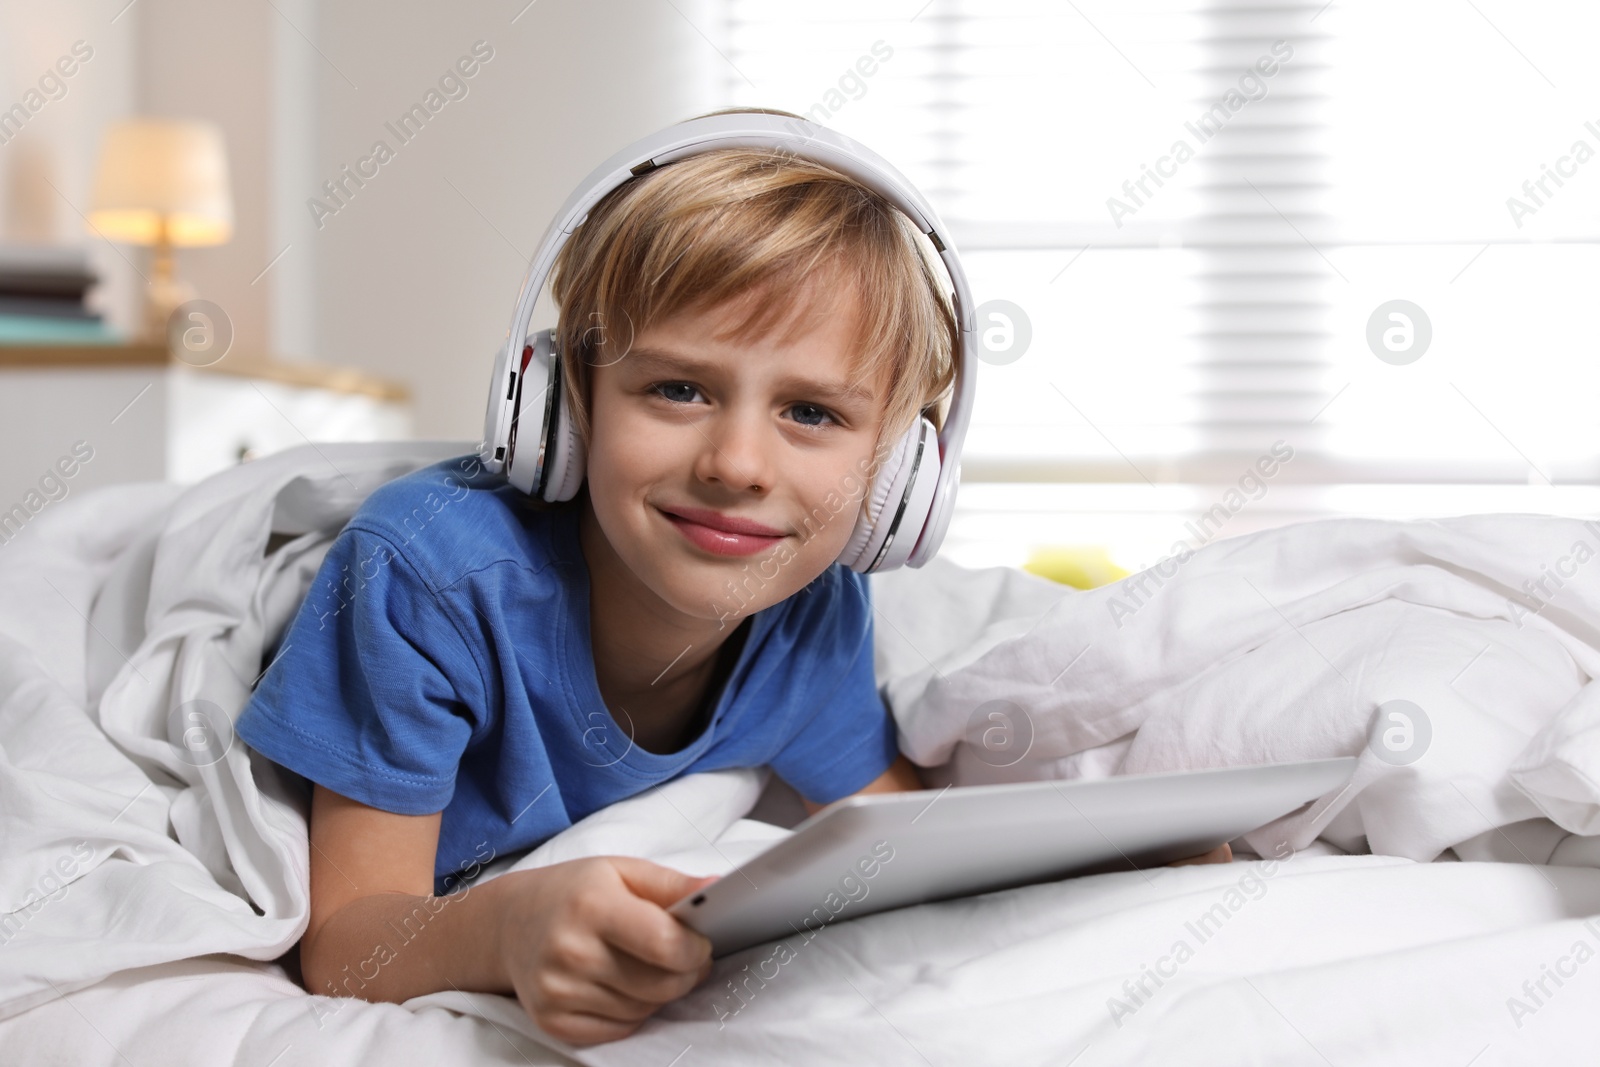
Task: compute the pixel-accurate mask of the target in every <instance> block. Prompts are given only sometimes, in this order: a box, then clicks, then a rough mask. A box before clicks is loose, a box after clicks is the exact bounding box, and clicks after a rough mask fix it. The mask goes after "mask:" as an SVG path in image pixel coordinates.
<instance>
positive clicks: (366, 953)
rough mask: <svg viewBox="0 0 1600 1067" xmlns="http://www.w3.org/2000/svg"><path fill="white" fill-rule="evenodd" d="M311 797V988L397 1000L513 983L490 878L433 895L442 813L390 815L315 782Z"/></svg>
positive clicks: (305, 942) (305, 948) (303, 948)
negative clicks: (503, 961)
mask: <svg viewBox="0 0 1600 1067" xmlns="http://www.w3.org/2000/svg"><path fill="white" fill-rule="evenodd" d="M311 803H312V809H311V917H310V921H309V923H308V925H307V927H306V933H305V937H304V938H303V939H302V940H301V942H300V967H301V971H302V973H303V976H304V978H305V982H306V988H307V990H309V991H310V992H312V993H315V994H320V995H322V996H342V997H361V998H362V999H365V1000H374V1001H393V1002H396V1003H398V1002H401V1001H404V1000H408V999H410V998H411V997H414V996H421V995H423V994H424V993H430V992H434V991H436V990H442V989H448V988H450V987H451V986H454V987H456V988H458V989H470V990H475V991H480V992H508V991H509V990H510V983H509V982H508V981H507V979H506V976H505V974H504V969H503V968H502V967H500V966H499V960H500V954H499V952H498V951H496V945H495V936H494V930H493V923H494V921H495V918H496V916H495V915H494V914H493V911H494V909H493V908H491V907H489V906H488V905H489V904H490V901H489V900H488V898H489V897H490V896H491V895H492V894H489V893H487V892H485V890H487V889H489V888H490V887H491V886H493V885H494V883H493V882H492V881H491V882H489V883H487V884H485V885H483V886H481V887H479V888H474V889H469V890H466V891H464V892H462V893H458V894H454V895H451V896H448V897H434V896H433V865H434V857H435V854H436V852H437V849H438V844H439V822H440V813H438V812H435V813H434V814H432V815H396V814H394V813H393V812H387V811H382V810H380V809H378V808H373V807H369V806H367V805H365V804H362V803H360V802H358V801H355V800H351V799H350V798H349V797H345V796H342V795H341V794H338V793H335V792H333V791H331V790H329V789H326V788H324V787H323V786H321V785H318V786H316V788H315V792H314V793H313V795H312V802H311ZM395 931H399V932H400V933H401V934H403V935H404V936H405V937H407V938H409V939H410V940H402V938H401V936H398V935H397V934H396V933H395ZM423 934H425V935H427V936H420V935H423ZM375 942H381V945H382V947H381V948H380V945H379V944H377V943H375Z"/></svg>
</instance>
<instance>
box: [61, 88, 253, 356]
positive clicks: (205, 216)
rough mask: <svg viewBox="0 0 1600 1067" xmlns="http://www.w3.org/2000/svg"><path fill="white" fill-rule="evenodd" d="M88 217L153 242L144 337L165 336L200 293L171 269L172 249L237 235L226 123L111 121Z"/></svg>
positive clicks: (113, 233)
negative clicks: (181, 307) (173, 317)
mask: <svg viewBox="0 0 1600 1067" xmlns="http://www.w3.org/2000/svg"><path fill="white" fill-rule="evenodd" d="M89 222H90V224H91V225H92V226H93V227H94V229H96V230H97V231H98V232H99V233H100V234H101V235H103V236H104V237H106V238H107V239H109V240H112V241H125V242H128V243H130V244H140V245H153V246H154V248H155V254H154V257H153V260H152V264H151V267H152V269H151V276H150V279H149V282H150V284H149V287H148V289H147V295H146V300H145V307H144V311H143V315H142V323H141V328H140V334H139V336H140V339H141V340H145V341H149V342H156V343H164V342H165V339H166V325H167V318H168V316H170V315H171V314H172V312H173V310H174V309H175V308H177V307H178V305H180V304H182V303H183V302H184V301H186V300H192V299H194V297H195V292H194V288H193V287H192V286H190V285H188V284H186V283H182V282H179V281H178V280H177V278H176V277H174V274H173V265H172V250H173V249H174V248H192V247H196V246H200V245H218V244H222V243H224V242H225V241H227V240H228V238H229V237H231V236H232V235H233V197H232V195H231V193H230V192H229V189H228V155H227V149H226V147H225V146H224V145H223V141H222V130H221V129H220V128H219V127H218V126H217V125H216V124H215V123H211V122H198V121H187V120H178V119H157V118H134V119H125V120H122V121H120V122H116V123H113V124H112V125H111V126H110V127H109V128H108V129H107V130H106V135H105V141H104V142H103V143H102V145H101V150H100V166H99V169H98V171H97V172H96V177H95V188H94V201H93V204H92V206H91V207H90V211H89Z"/></svg>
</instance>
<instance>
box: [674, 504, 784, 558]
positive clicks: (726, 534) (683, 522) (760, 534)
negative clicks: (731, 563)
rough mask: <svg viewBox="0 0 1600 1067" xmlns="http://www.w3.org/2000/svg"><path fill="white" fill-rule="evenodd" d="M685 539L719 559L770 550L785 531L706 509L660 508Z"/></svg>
mask: <svg viewBox="0 0 1600 1067" xmlns="http://www.w3.org/2000/svg"><path fill="white" fill-rule="evenodd" d="M657 510H658V511H660V512H661V513H662V514H663V515H665V516H666V517H667V520H668V521H669V522H671V523H672V525H674V526H676V527H677V528H678V530H679V532H680V533H682V534H683V535H684V537H686V538H688V539H689V540H690V541H692V542H693V543H694V544H696V545H698V546H699V547H700V548H703V549H705V550H706V551H707V552H712V553H715V554H716V555H719V556H748V555H750V554H751V553H754V552H760V551H761V550H762V549H764V548H768V547H770V546H771V545H773V544H774V543H776V542H777V541H779V540H781V539H782V538H783V537H784V536H785V535H784V533H783V531H782V530H775V529H773V528H772V527H771V526H764V525H762V524H761V523H759V522H755V521H753V520H751V519H741V518H737V517H735V516H732V515H724V514H722V513H721V512H719V511H708V510H706V509H704V508H677V509H674V510H672V511H668V510H667V509H665V508H658V509H657Z"/></svg>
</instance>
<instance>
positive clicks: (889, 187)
mask: <svg viewBox="0 0 1600 1067" xmlns="http://www.w3.org/2000/svg"><path fill="white" fill-rule="evenodd" d="M730 147H739V148H769V149H776V150H779V151H783V152H787V153H788V154H790V155H793V156H797V157H799V158H801V159H808V160H811V161H812V162H814V163H818V164H821V165H822V166H825V167H829V168H831V169H833V170H836V171H839V172H840V173H843V174H846V175H848V176H850V177H852V178H854V179H856V180H857V181H859V182H861V183H862V184H863V185H865V186H867V187H868V188H869V189H872V190H873V191H874V192H876V193H878V194H879V195H881V196H882V197H883V198H884V199H886V200H888V201H889V202H890V203H891V204H893V205H894V206H895V207H897V208H899V209H900V210H901V211H903V212H905V213H906V215H907V216H909V217H910V219H911V221H912V222H914V223H916V226H917V229H919V230H921V231H922V232H923V233H925V234H927V235H928V237H929V239H931V240H932V241H933V246H934V248H935V249H937V250H938V252H939V256H940V259H941V260H942V261H943V263H944V265H945V270H946V271H947V272H948V273H949V275H950V281H951V285H952V289H953V292H952V297H951V302H952V304H953V305H954V308H955V313H956V322H957V324H958V326H959V327H960V335H961V344H960V350H959V351H958V352H956V353H955V357H956V359H955V372H956V381H955V391H954V396H953V397H952V398H951V402H950V409H949V414H948V415H947V417H946V418H945V423H944V430H943V431H942V432H941V433H939V434H938V435H937V437H936V436H935V433H934V428H933V423H932V421H930V420H929V419H928V417H927V413H926V410H924V413H923V414H922V415H921V416H920V417H919V418H918V419H917V425H915V426H913V427H912V428H911V429H909V430H907V431H906V433H905V434H904V435H903V436H902V437H901V439H900V440H899V442H898V443H897V444H896V446H895V447H894V449H893V450H892V451H891V452H890V454H889V456H888V458H887V460H886V461H885V462H884V464H883V466H882V467H881V468H880V469H879V470H878V472H877V474H876V476H875V477H874V478H873V479H872V492H871V497H870V499H869V500H867V501H865V502H864V505H866V506H863V507H862V509H861V513H860V515H859V516H858V517H857V520H856V526H855V529H854V530H853V531H852V533H851V535H850V540H849V541H848V542H847V543H846V545H845V547H844V551H843V552H841V553H840V554H839V558H838V562H840V563H843V564H844V565H845V566H847V567H849V568H851V569H852V570H854V571H857V572H859V573H862V574H868V573H872V572H874V571H889V570H894V569H895V568H897V567H900V566H901V565H903V564H904V565H909V566H912V567H920V566H922V565H923V564H924V563H926V562H928V560H930V559H932V558H933V557H934V555H935V554H936V553H937V552H938V551H939V545H940V543H941V542H942V541H943V540H944V533H945V529H946V528H947V527H948V526H949V525H950V514H951V512H952V511H953V510H954V508H955V496H956V488H957V486H958V484H959V482H960V478H961V445H962V441H963V440H964V439H965V438H966V435H967V423H968V422H969V421H970V419H971V416H972V394H973V389H974V385H975V383H976V378H977V373H976V372H977V368H976V364H975V352H976V349H975V340H974V334H973V323H974V314H973V308H972V294H971V291H970V290H969V289H968V287H967V277H966V274H965V273H964V272H963V271H962V269H961V263H960V260H959V259H958V258H957V256H956V250H955V245H954V244H953V243H952V242H951V240H950V235H949V233H948V232H947V231H946V230H945V228H944V224H943V223H941V222H940V221H939V218H938V216H937V215H936V214H934V211H933V209H932V208H931V207H930V206H928V203H927V202H926V201H925V200H924V199H923V198H922V195H921V194H920V193H918V192H917V190H916V189H915V188H914V187H913V186H912V185H911V183H910V182H908V181H907V180H906V179H905V177H904V176H902V175H901V174H900V172H899V171H897V170H895V169H894V168H893V167H892V166H890V165H889V164H888V162H887V161H885V160H884V159H882V158H881V157H880V156H878V155H877V153H875V152H873V151H871V150H870V149H868V148H866V147H865V146H863V145H861V144H858V143H857V142H855V141H852V140H851V139H849V138H848V137H844V136H842V135H840V134H837V133H834V132H833V131H832V130H829V129H827V128H826V127H823V126H818V125H816V124H815V123H812V122H807V121H805V120H804V119H797V118H790V117H786V116H780V115H771V114H764V113H760V112H733V113H721V114H716V115H708V116H704V117H701V118H696V119H689V120H688V121H686V122H680V123H678V124H677V125H675V126H669V127H668V128H666V129H664V130H661V131H659V132H657V133H654V134H651V135H650V136H649V137H646V138H644V139H642V140H640V141H636V142H634V143H633V144H631V145H629V146H628V147H627V148H624V149H623V150H622V151H620V152H618V153H617V154H616V155H614V156H612V157H611V158H610V159H608V160H606V161H605V162H604V163H602V164H601V165H600V166H599V167H597V168H596V169H595V170H594V172H593V173H591V174H590V175H589V177H588V178H586V179H585V180H584V181H583V183H582V184H581V185H579V186H578V188H577V190H576V191H575V192H573V194H572V195H571V196H569V197H568V198H567V202H566V203H565V204H563V205H562V206H561V210H560V212H558V213H557V214H556V217H555V219H554V220H553V221H552V222H551V223H550V227H549V229H547V230H546V231H545V235H544V239H543V240H542V241H541V242H540V244H539V250H538V251H537V252H536V253H535V254H534V256H533V259H532V260H531V261H530V263H529V266H528V274H527V276H526V277H525V278H524V279H523V282H522V291H521V293H520V294H519V295H518V297H517V309H516V312H515V313H514V314H513V315H512V317H511V329H510V331H509V332H508V333H507V335H506V342H505V344H504V346H502V347H501V349H500V351H499V353H498V354H497V356H496V358H495V368H494V378H493V380H492V381H491V383H490V386H489V406H488V411H487V413H486V414H485V416H484V423H483V448H482V452H481V454H480V459H481V460H482V461H483V465H484V467H485V468H486V469H487V470H489V471H490V472H491V473H500V472H504V474H505V475H506V478H507V480H508V481H510V482H511V484H512V485H514V486H516V487H517V488H518V489H521V490H522V491H523V492H525V493H528V494H529V495H531V496H539V497H541V498H542V499H544V500H547V501H552V502H553V501H558V500H571V499H572V498H573V497H574V496H576V495H577V492H578V488H579V486H581V485H582V484H583V477H584V467H585V463H584V454H583V444H582V442H581V441H580V440H579V438H578V434H577V431H576V429H575V428H574V425H573V419H572V416H571V414H570V412H569V411H568V410H567V406H566V403H567V402H566V400H565V398H564V395H563V389H562V385H561V368H560V354H559V353H558V352H557V351H556V350H555V343H554V331H552V330H540V331H538V332H537V333H529V332H528V324H529V322H530V320H531V319H532V317H533V308H534V304H535V302H536V301H537V300H538V298H539V293H540V292H541V291H542V290H543V288H544V283H545V278H546V276H547V275H548V274H549V273H550V270H551V268H552V267H553V266H554V265H555V261H556V255H557V253H558V252H560V251H561V247H562V245H564V244H566V242H567V239H568V238H569V237H571V236H572V231H573V230H575V229H577V228H578V226H579V225H581V224H582V223H583V221H584V219H586V218H588V216H589V210H590V208H592V207H594V205H595V204H596V203H598V202H599V201H600V199H601V198H602V197H603V196H605V195H606V194H607V193H609V192H610V191H611V190H613V189H615V188H616V187H617V186H619V185H621V184H622V183H623V182H626V181H628V180H629V179H630V178H633V177H636V176H637V175H640V174H644V173H646V172H647V171H650V170H654V169H655V168H656V167H659V166H661V165H663V164H666V163H670V162H673V161H674V160H679V159H683V158H685V157H687V156H692V155H698V154H700V153H702V152H708V151H711V150H713V149H717V148H730ZM530 376H531V377H532V379H533V381H535V382H539V383H542V384H543V388H542V389H541V390H540V391H539V392H538V394H537V395H531V396H528V397H527V399H526V400H524V395H525V392H524V383H525V382H526V381H527V379H529V377H530ZM525 403H526V404H527V405H528V406H527V408H526V409H524V406H523V405H524V404H525ZM519 426H520V427H521V428H522V429H524V430H526V431H527V432H528V434H530V435H532V436H531V440H532V441H533V442H537V445H538V447H537V449H534V448H524V449H523V450H522V452H521V453H520V455H519V453H518V451H517V438H518V436H519V429H518V428H519ZM890 508H892V514H889V513H888V510H887V509H890ZM869 514H871V515H876V516H878V518H879V519H880V520H883V519H886V518H887V520H888V521H887V522H886V523H885V522H883V521H879V522H874V521H872V520H871V519H869V518H868V515H869Z"/></svg>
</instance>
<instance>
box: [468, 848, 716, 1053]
mask: <svg viewBox="0 0 1600 1067" xmlns="http://www.w3.org/2000/svg"><path fill="white" fill-rule="evenodd" d="M509 879H517V881H518V882H519V883H522V884H507V885H505V886H503V887H501V888H502V891H503V892H504V893H505V900H506V910H505V913H504V918H503V920H502V925H501V938H500V953H501V957H502V960H503V963H504V967H505V973H506V976H507V977H508V978H509V980H510V982H511V986H512V988H513V989H515V990H516V994H517V999H518V1001H520V1002H521V1004H522V1008H523V1010H524V1011H526V1012H527V1013H528V1015H529V1017H530V1018H532V1019H533V1021H534V1022H535V1023H537V1024H538V1025H539V1027H540V1029H542V1030H544V1032H545V1033H547V1034H549V1035H550V1036H551V1037H554V1038H557V1039H558V1040H561V1041H565V1042H567V1043H569V1044H573V1045H587V1044H595V1043H598V1042H602V1041H615V1040H616V1039H617V1038H621V1037H626V1036H628V1035H629V1034H631V1033H633V1031H635V1030H637V1029H638V1028H639V1025H640V1024H641V1023H643V1022H644V1020H645V1019H646V1018H648V1017H649V1016H650V1015H651V1014H652V1013H654V1012H655V1010H656V1009H657V1008H659V1007H661V1006H662V1005H663V1004H667V1003H669V1002H671V1001H673V1000H676V999H678V998H679V997H681V996H683V995H684V994H685V993H687V992H689V990H691V989H693V988H694V987H695V986H697V985H699V984H700V983H701V982H702V981H704V980H705V978H706V976H707V975H708V974H710V973H711V942H710V940H708V939H707V938H706V937H705V935H704V934H701V933H699V932H697V931H695V930H691V929H689V927H687V926H685V925H684V924H683V923H681V922H679V921H678V920H677V919H676V918H674V917H673V916H672V915H670V914H668V913H667V910H666V909H667V907H669V906H670V905H672V904H674V903H676V902H677V901H678V900H679V899H681V898H682V897H684V896H685V895H687V894H688V893H690V892H692V891H694V890H696V889H699V888H700V887H701V886H704V885H706V884H708V883H710V882H713V881H716V878H715V876H709V877H704V878H695V877H692V876H690V875H687V874H684V873H682V872H681V871H675V870H672V869H671V868H669V867H663V866H661V865H660V864H657V863H651V862H650V861H649V860H643V859H636V858H632V857H628V856H601V857H596V858H593V859H582V860H569V861H568V862H566V863H555V864H551V865H550V866H549V867H543V868H539V869H536V870H529V871H514V872H512V873H510V874H506V875H503V876H502V877H501V879H499V880H502V881H505V880H509ZM491 884H492V883H491Z"/></svg>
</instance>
